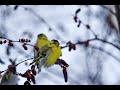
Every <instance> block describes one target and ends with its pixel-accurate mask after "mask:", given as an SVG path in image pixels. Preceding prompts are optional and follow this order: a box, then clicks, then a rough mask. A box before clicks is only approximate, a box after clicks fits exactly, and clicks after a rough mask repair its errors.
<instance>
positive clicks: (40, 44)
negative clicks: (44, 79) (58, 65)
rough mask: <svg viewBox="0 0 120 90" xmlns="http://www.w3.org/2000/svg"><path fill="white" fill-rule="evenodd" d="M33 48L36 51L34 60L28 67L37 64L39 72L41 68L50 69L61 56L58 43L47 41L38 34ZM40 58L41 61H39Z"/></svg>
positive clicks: (43, 36)
mask: <svg viewBox="0 0 120 90" xmlns="http://www.w3.org/2000/svg"><path fill="white" fill-rule="evenodd" d="M35 46H36V47H37V48H38V50H36V51H35V56H36V57H35V59H34V61H33V62H32V63H30V65H33V64H38V69H39V71H41V67H42V66H44V67H50V66H52V65H53V64H55V62H56V61H57V59H58V58H59V57H60V56H61V55H62V52H61V48H60V46H59V42H58V41H57V40H51V41H49V40H48V39H47V37H46V36H45V35H44V34H39V35H38V38H37V42H36V44H35ZM41 57H44V59H43V60H41V61H39V59H40V58H41Z"/></svg>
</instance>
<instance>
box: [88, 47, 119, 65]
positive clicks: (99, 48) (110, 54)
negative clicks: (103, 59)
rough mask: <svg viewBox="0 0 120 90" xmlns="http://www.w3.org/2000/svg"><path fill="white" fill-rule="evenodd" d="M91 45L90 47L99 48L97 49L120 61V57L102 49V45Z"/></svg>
mask: <svg viewBox="0 0 120 90" xmlns="http://www.w3.org/2000/svg"><path fill="white" fill-rule="evenodd" d="M89 47H90V48H93V49H97V50H99V51H102V52H104V53H106V54H108V55H109V56H111V57H113V58H114V59H115V60H116V61H117V62H119V63H120V59H119V58H118V57H116V56H115V55H113V54H112V53H110V52H108V51H106V50H104V49H102V48H101V47H96V46H92V45H90V46H89Z"/></svg>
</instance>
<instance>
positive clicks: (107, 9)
mask: <svg viewBox="0 0 120 90" xmlns="http://www.w3.org/2000/svg"><path fill="white" fill-rule="evenodd" d="M100 6H101V7H102V8H104V9H106V10H108V11H109V12H110V13H111V14H113V15H115V16H116V14H115V13H114V12H113V11H112V10H111V9H109V8H108V7H106V6H104V5H100Z"/></svg>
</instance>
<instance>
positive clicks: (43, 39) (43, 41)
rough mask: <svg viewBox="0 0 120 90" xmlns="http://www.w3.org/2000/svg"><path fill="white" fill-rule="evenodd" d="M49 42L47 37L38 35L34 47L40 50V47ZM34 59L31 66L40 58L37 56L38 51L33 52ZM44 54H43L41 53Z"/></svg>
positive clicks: (39, 55)
mask: <svg viewBox="0 0 120 90" xmlns="http://www.w3.org/2000/svg"><path fill="white" fill-rule="evenodd" d="M49 42H50V41H49V40H48V38H47V36H46V35H45V34H43V33H42V34H38V36H37V41H36V44H35V47H37V48H38V49H40V48H41V47H42V46H44V45H46V44H47V43H49ZM34 52H35V58H34V61H33V62H32V63H30V65H31V64H35V63H37V61H38V60H39V58H40V57H41V56H42V55H41V54H39V52H40V51H39V50H38V51H37V50H35V51H34ZM43 54H44V53H43Z"/></svg>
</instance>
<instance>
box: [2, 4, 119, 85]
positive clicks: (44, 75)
mask: <svg viewBox="0 0 120 90" xmlns="http://www.w3.org/2000/svg"><path fill="white" fill-rule="evenodd" d="M78 9H80V11H79V13H77V12H76V10H78ZM75 14H77V18H78V19H79V20H80V21H81V23H79V26H78V23H76V22H75V20H74V16H75ZM40 33H44V34H45V35H47V37H48V39H49V40H52V39H57V40H58V41H59V42H60V45H61V46H65V45H66V43H67V42H69V41H71V42H72V43H77V42H78V41H86V40H89V39H92V38H94V37H95V35H97V37H98V38H100V39H102V40H105V41H108V42H110V43H106V42H101V41H99V40H94V41H91V42H89V45H88V46H87V47H85V46H84V45H82V44H80V45H76V50H71V51H69V50H68V47H66V48H63V49H62V56H61V57H60V58H61V59H63V60H65V61H66V62H67V63H68V64H69V67H68V69H67V72H68V82H67V83H65V81H64V77H63V73H62V68H61V67H60V66H59V65H54V66H52V67H50V68H48V69H44V68H43V69H42V71H41V72H40V73H39V74H37V75H36V76H35V79H36V84H35V85H116V84H117V85H119V84H120V49H118V48H116V47H115V46H117V47H120V7H119V5H0V36H4V37H6V38H9V39H12V40H19V39H21V38H27V39H30V40H31V42H30V44H32V45H34V44H35V43H36V39H37V35H38V34H40ZM0 40H2V39H0ZM111 43H112V44H114V45H115V46H114V45H111ZM21 45H22V44H20V43H14V47H9V46H8V45H7V44H4V45H0V71H2V70H5V69H7V67H8V65H9V64H11V63H13V62H14V63H16V64H17V63H19V62H21V61H23V60H25V59H28V58H31V57H33V55H34V53H33V48H32V47H30V46H28V50H24V49H23V48H22V46H21ZM30 62H31V61H27V62H25V63H22V64H20V65H18V66H17V67H16V70H17V72H20V73H24V72H25V71H26V70H27V69H30V66H29V63H30ZM5 74H6V73H5V72H4V73H3V74H2V77H1V78H0V79H1V85H23V84H24V82H25V81H26V78H22V77H19V76H15V75H11V76H10V78H9V79H8V80H4V79H3V78H4V76H5Z"/></svg>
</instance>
